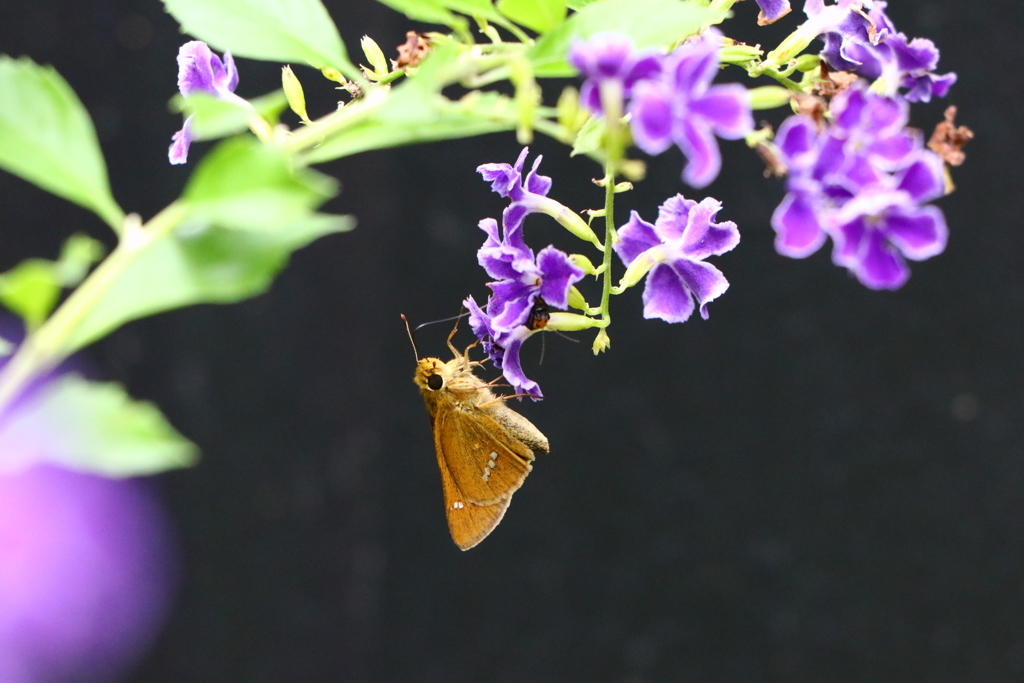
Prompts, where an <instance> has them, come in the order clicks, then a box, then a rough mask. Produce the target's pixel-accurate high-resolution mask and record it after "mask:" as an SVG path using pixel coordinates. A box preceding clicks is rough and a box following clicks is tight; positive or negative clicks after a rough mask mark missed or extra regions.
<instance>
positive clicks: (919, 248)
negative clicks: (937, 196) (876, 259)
mask: <svg viewBox="0 0 1024 683" xmlns="http://www.w3.org/2000/svg"><path fill="white" fill-rule="evenodd" d="M885 234H886V236H887V237H888V238H889V240H890V241H891V242H892V243H893V244H894V245H895V246H897V247H898V248H899V250H900V251H901V252H903V255H904V256H906V257H907V258H909V259H913V260H915V261H922V260H924V259H926V258H931V257H932V256H935V255H936V254H941V253H942V252H943V251H944V250H945V248H946V240H947V238H948V236H949V230H948V229H947V228H946V218H945V216H943V215H942V211H941V210H939V209H938V208H937V207H934V206H925V207H921V208H920V209H917V210H914V211H904V212H900V213H894V214H892V215H890V216H889V217H888V219H887V220H886V223H885Z"/></svg>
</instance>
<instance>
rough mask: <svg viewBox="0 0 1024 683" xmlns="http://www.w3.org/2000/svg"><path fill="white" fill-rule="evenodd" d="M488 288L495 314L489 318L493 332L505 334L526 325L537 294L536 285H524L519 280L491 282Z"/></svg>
mask: <svg viewBox="0 0 1024 683" xmlns="http://www.w3.org/2000/svg"><path fill="white" fill-rule="evenodd" d="M488 287H490V288H491V291H493V292H494V297H493V302H494V311H495V314H494V315H493V316H492V317H491V326H492V327H493V328H494V329H495V330H497V331H498V332H507V331H509V330H511V329H513V328H515V327H518V326H519V325H523V324H525V323H526V320H527V318H529V317H530V309H532V308H533V302H534V301H536V300H537V296H538V294H539V286H538V285H534V284H532V283H531V284H524V283H523V282H521V281H519V280H502V281H500V282H491V283H489V284H488ZM488 308H490V307H488Z"/></svg>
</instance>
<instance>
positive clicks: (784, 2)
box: [757, 0, 791, 26]
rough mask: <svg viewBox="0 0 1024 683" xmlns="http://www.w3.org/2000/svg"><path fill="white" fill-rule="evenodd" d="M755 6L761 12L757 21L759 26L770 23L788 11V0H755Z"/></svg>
mask: <svg viewBox="0 0 1024 683" xmlns="http://www.w3.org/2000/svg"><path fill="white" fill-rule="evenodd" d="M757 6H758V7H760V8H761V14H760V16H758V18H757V23H758V24H760V25H761V26H765V25H767V24H770V23H772V22H774V21H777V20H778V19H781V18H782V17H784V16H786V15H787V14H789V12H790V9H791V8H790V6H789V0H757Z"/></svg>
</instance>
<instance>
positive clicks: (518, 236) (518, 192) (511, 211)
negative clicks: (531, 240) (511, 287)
mask: <svg viewBox="0 0 1024 683" xmlns="http://www.w3.org/2000/svg"><path fill="white" fill-rule="evenodd" d="M529 152H530V148H529V147H523V151H522V152H520V153H519V158H518V159H516V163H515V166H509V165H508V164H482V165H480V166H478V167H477V169H476V170H477V173H479V174H480V175H482V176H483V178H484V180H486V181H487V182H489V183H490V184H491V190H492V191H494V192H497V193H498V196H500V197H508V198H509V199H511V200H512V203H511V204H509V206H508V207H507V208H506V209H505V212H504V213H503V214H502V216H501V222H502V224H503V225H504V226H505V232H506V238H507V239H508V240H510V241H511V243H512V244H516V245H519V246H522V247H525V246H526V245H525V244H524V243H523V236H522V227H523V221H524V220H525V219H526V216H527V215H528V214H531V213H542V212H546V210H547V207H548V205H550V204H552V203H554V202H553V201H552V200H550V199H548V198H547V194H548V192H549V191H550V190H551V178H550V177H548V176H545V175H540V174H539V173H537V169H538V168H539V167H540V162H541V159H543V158H544V157H543V156H538V157H537V158H536V159H534V160H533V167H532V168H531V169H530V173H529V175H527V176H526V186H525V187H524V186H523V165H524V164H525V163H526V156H527V154H529Z"/></svg>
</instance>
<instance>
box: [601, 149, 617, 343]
mask: <svg viewBox="0 0 1024 683" xmlns="http://www.w3.org/2000/svg"><path fill="white" fill-rule="evenodd" d="M604 182H605V186H604V211H605V214H604V244H605V249H604V259H603V260H602V262H601V267H602V269H603V270H604V273H602V275H603V276H604V281H603V283H602V286H601V319H602V320H604V321H605V325H606V326H607V325H608V324H610V323H611V321H612V316H611V310H610V307H611V296H612V245H613V244H614V243H615V240H616V239H618V238H617V237H616V235H615V214H614V207H615V170H614V168H613V167H612V164H611V162H608V163H606V164H605V171H604Z"/></svg>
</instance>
